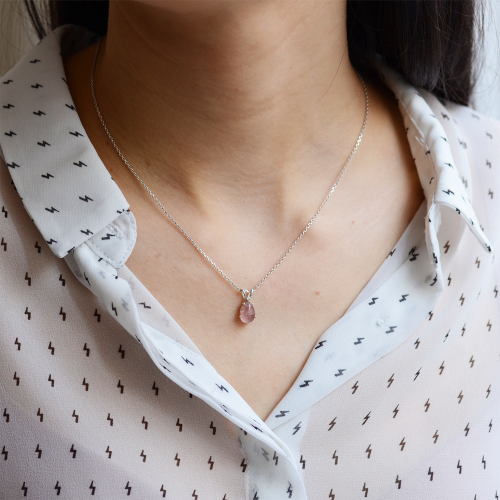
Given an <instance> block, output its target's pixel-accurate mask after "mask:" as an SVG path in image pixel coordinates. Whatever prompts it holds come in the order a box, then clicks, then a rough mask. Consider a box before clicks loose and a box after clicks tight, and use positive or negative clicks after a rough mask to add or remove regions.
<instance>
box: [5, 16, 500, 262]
mask: <svg viewBox="0 0 500 500" xmlns="http://www.w3.org/2000/svg"><path fill="white" fill-rule="evenodd" d="M96 40H97V36H96V35H95V34H93V33H91V32H89V31H88V30H86V29H84V28H80V27H76V26H72V25H64V26H61V27H59V28H57V29H56V30H54V31H53V32H51V33H49V35H47V37H46V38H44V39H43V40H42V41H41V42H40V43H39V44H38V45H36V46H35V47H34V48H33V49H32V50H31V51H30V52H29V53H28V54H27V55H26V56H25V57H24V58H23V59H22V60H21V61H20V62H19V63H18V64H17V65H16V66H15V67H14V68H13V69H12V70H11V71H9V72H8V73H7V74H6V75H5V76H4V77H3V78H2V80H1V82H2V83H1V85H0V102H1V105H2V106H1V107H0V123H1V126H2V129H3V134H2V135H1V136H0V147H1V149H2V151H3V156H4V158H5V161H6V163H7V166H8V167H9V171H10V173H11V176H12V179H13V181H14V184H15V186H16V189H17V190H18V192H19V194H20V196H21V197H22V200H23V203H24V206H25V208H26V210H27V211H28V213H29V214H30V216H31V217H32V219H33V221H34V223H35V224H36V225H37V227H38V229H39V230H40V232H41V233H42V235H43V237H44V239H45V240H46V241H47V243H48V245H49V247H50V248H51V250H52V251H53V252H54V253H55V254H56V255H57V256H58V257H63V256H65V255H66V254H67V253H68V252H69V251H70V250H71V249H73V248H75V247H77V246H78V245H80V244H81V243H83V242H84V241H87V240H88V239H90V238H91V237H92V236H93V235H94V234H96V233H98V232H99V231H101V230H103V229H105V228H106V227H107V226H108V225H109V224H110V223H111V222H112V221H114V220H115V219H116V218H117V217H118V214H120V213H122V212H123V211H124V210H126V209H127V208H128V206H129V205H128V203H127V201H126V200H125V198H124V196H123V194H122V192H121V191H120V189H119V188H118V186H117V185H116V184H115V183H114V181H113V180H112V178H111V176H110V174H109V173H108V171H107V169H106V167H105V166H104V164H103V163H102V161H101V159H100V158H99V156H98V155H97V152H96V151H95V149H94V147H93V145H92V143H91V142H90V140H89V139H88V137H87V135H86V132H85V130H84V129H83V126H82V124H81V122H80V119H79V117H78V114H77V113H76V110H75V106H74V104H73V101H72V98H71V94H70V92H69V89H68V87H67V83H66V79H65V73H64V66H63V62H62V59H63V54H64V56H66V55H70V54H71V53H74V52H78V51H79V50H81V49H83V48H84V47H85V46H88V45H89V44H91V43H93V42H94V41H96ZM377 68H378V71H379V74H380V78H381V79H382V80H383V81H384V82H385V84H386V85H387V86H388V87H389V88H391V90H392V91H393V92H394V94H395V96H396V98H397V99H398V103H399V107H400V110H401V113H402V116H403V119H404V122H405V126H406V129H407V134H408V140H409V144H410V147H411V149H412V152H413V156H414V158H415V164H416V166H417V170H418V174H419V177H420V181H421V184H422V188H423V190H424V194H425V197H426V199H427V214H428V215H427V219H426V242H427V248H428V252H429V257H430V259H431V260H432V261H433V263H434V265H435V266H439V261H440V252H439V247H440V245H439V241H438V236H437V235H438V230H439V225H440V223H441V217H440V209H441V207H442V206H446V207H449V208H451V209H452V210H454V211H455V212H456V213H457V214H459V215H460V216H461V217H462V219H463V220H464V221H465V222H466V224H467V225H468V226H469V228H470V229H471V231H472V232H473V233H474V235H475V236H476V238H477V240H478V241H479V242H480V244H481V245H482V246H483V247H484V248H485V249H486V250H487V251H491V247H490V243H489V241H488V239H487V238H486V236H485V235H484V233H483V231H482V229H481V227H480V224H479V222H478V220H477V218H476V215H475V213H474V210H473V208H472V205H471V203H470V196H471V195H470V193H471V183H470V175H469V174H470V172H469V164H468V159H467V156H466V155H465V154H464V153H463V151H460V149H459V148H457V147H456V146H457V145H456V144H455V142H456V138H457V137H458V140H459V141H460V137H459V130H458V127H457V126H456V124H454V123H451V121H450V120H449V119H448V121H446V120H445V118H444V117H442V116H444V115H445V114H446V113H445V112H446V108H444V106H443V104H442V103H440V102H439V101H438V100H437V99H436V98H435V97H434V96H433V95H432V94H430V93H429V92H426V91H422V90H420V91H417V90H416V89H415V88H414V87H413V86H412V85H410V84H409V83H408V82H407V81H406V80H405V79H404V78H403V77H402V76H401V75H400V74H398V73H396V72H394V71H393V70H391V69H389V68H388V67H386V66H385V65H384V64H383V63H382V62H380V61H378V62H377ZM445 127H446V128H447V130H446V131H445ZM449 136H454V137H453V141H454V143H453V145H452V144H451V143H450V141H451V138H450V137H449ZM460 142H461V141H460ZM452 149H453V151H452ZM464 172H465V173H466V174H465V175H467V176H468V177H469V182H468V189H467V188H466V187H465V186H464V184H463V182H462V179H461V177H460V174H461V173H462V174H463V173H464Z"/></svg>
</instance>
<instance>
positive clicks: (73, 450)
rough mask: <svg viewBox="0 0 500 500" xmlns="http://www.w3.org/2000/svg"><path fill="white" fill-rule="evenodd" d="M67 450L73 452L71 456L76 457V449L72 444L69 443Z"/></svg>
mask: <svg viewBox="0 0 500 500" xmlns="http://www.w3.org/2000/svg"><path fill="white" fill-rule="evenodd" d="M69 452H70V453H73V458H76V449H75V445H74V444H72V445H71V449H70V450H69Z"/></svg>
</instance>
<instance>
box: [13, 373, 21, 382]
mask: <svg viewBox="0 0 500 500" xmlns="http://www.w3.org/2000/svg"><path fill="white" fill-rule="evenodd" d="M13 378H14V380H15V381H16V385H19V380H20V378H19V377H18V376H17V372H14V377H13Z"/></svg>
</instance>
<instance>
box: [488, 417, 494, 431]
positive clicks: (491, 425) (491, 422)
mask: <svg viewBox="0 0 500 500" xmlns="http://www.w3.org/2000/svg"><path fill="white" fill-rule="evenodd" d="M488 427H489V428H490V430H489V431H488V432H491V428H492V427H493V419H491V420H490V423H489V424H488Z"/></svg>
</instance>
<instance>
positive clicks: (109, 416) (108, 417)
mask: <svg viewBox="0 0 500 500" xmlns="http://www.w3.org/2000/svg"><path fill="white" fill-rule="evenodd" d="M106 420H109V425H110V427H113V419H112V418H111V413H108V416H107V418H106Z"/></svg>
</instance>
